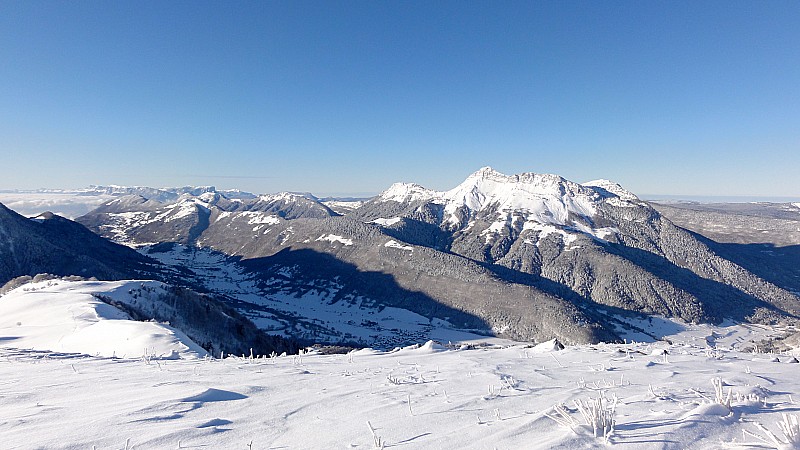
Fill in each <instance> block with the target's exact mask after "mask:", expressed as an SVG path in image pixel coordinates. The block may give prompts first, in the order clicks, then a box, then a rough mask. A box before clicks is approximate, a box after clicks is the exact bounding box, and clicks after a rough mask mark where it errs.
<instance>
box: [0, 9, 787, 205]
mask: <svg viewBox="0 0 800 450" xmlns="http://www.w3.org/2000/svg"><path fill="white" fill-rule="evenodd" d="M798 23H800V2H797V1H794V0H792V1H765V2H738V1H732V2H731V1H724V2H722V1H720V2H716V1H710V2H706V1H704V2H689V1H685V2H684V1H674V2H661V1H652V2H638V1H633V2H627V1H609V2H594V1H591V2H589V1H558V2H556V1H553V2H550V1H526V2H488V1H487V2H475V1H458V2H423V1H418V2H417V1H404V2H374V1H355V2H349V1H348V2H339V1H313V2H306V1H286V2H242V3H235V2H204V1H190V2H180V1H170V2H145V1H136V2H108V1H98V2H95V1H81V2H55V1H35V0H25V1H2V2H0V61H2V62H3V64H2V68H0V155H1V156H0V165H2V168H3V169H2V173H3V175H2V178H0V189H14V188H19V189H29V188H38V187H52V188H58V187H63V188H70V187H83V186H86V185H89V184H124V185H150V186H176V185H190V184H191V185H215V186H218V187H223V188H233V187H238V188H241V189H244V190H249V191H254V192H276V191H281V190H292V191H309V192H313V193H315V194H318V195H329V194H335V195H343V194H354V195H363V194H366V193H376V192H379V191H381V190H383V189H385V188H386V187H388V186H389V185H390V184H391V183H392V182H395V181H409V182H412V181H413V182H418V183H420V184H423V185H425V186H427V187H430V188H434V189H449V188H451V187H453V186H455V185H456V184H458V183H459V182H460V181H461V180H463V179H464V178H465V177H466V176H467V175H469V174H470V173H472V172H474V171H475V170H477V169H478V168H480V167H482V166H486V165H489V166H492V167H494V168H495V169H497V170H499V171H501V172H504V173H520V172H540V173H557V174H559V175H562V176H564V177H566V178H568V179H571V180H574V181H579V182H581V181H588V180H591V179H596V178H608V179H612V180H615V181H617V182H620V183H621V184H623V185H624V186H625V187H627V188H628V189H630V190H632V191H634V192H636V193H638V194H642V195H645V194H674V195H721V196H741V195H752V196H793V197H798V198H800V176H798V169H800V27H798V26H797V24H798Z"/></svg>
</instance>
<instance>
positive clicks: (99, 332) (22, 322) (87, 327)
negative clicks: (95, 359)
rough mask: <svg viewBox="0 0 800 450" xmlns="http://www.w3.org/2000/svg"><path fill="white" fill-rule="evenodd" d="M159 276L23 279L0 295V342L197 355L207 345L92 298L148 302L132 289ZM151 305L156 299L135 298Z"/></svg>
mask: <svg viewBox="0 0 800 450" xmlns="http://www.w3.org/2000/svg"><path fill="white" fill-rule="evenodd" d="M144 286H147V287H148V288H150V289H161V288H162V285H161V283H158V282H152V281H151V282H140V281H117V282H99V281H84V282H67V281H58V280H50V281H43V282H39V283H33V284H27V285H24V286H21V287H19V288H17V289H14V290H12V291H11V292H9V293H7V294H6V295H4V296H2V297H0V336H2V340H0V346H3V347H14V348H25V349H35V350H51V351H57V352H67V353H83V354H89V355H101V356H118V357H122V356H127V357H141V356H143V355H145V354H147V355H150V356H157V357H184V358H186V357H189V358H192V357H200V356H204V355H206V351H205V350H203V349H202V348H201V347H200V346H199V345H197V344H196V343H194V342H192V340H191V339H189V338H188V337H187V336H186V335H185V334H184V333H182V332H181V331H179V330H176V329H174V328H172V327H170V326H169V325H166V324H161V323H157V322H140V321H135V320H132V318H131V317H130V316H129V315H128V314H127V313H125V312H123V311H122V310H120V309H118V308H116V307H114V306H111V305H109V304H107V303H104V302H103V301H101V300H99V299H98V298H96V297H95V296H94V295H93V294H102V295H105V296H109V297H111V298H113V299H114V300H116V301H119V302H121V303H124V304H137V303H145V302H149V303H152V301H151V300H149V299H147V298H144V297H138V298H137V297H134V296H132V295H131V294H130V292H133V291H134V290H138V289H139V288H141V287H144ZM137 307H139V308H141V309H154V308H156V307H157V306H156V305H155V304H139V305H137Z"/></svg>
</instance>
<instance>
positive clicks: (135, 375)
mask: <svg viewBox="0 0 800 450" xmlns="http://www.w3.org/2000/svg"><path fill="white" fill-rule="evenodd" d="M705 331H707V330H699V329H698V330H690V331H688V332H685V333H683V334H678V335H676V336H672V337H671V339H670V340H671V341H672V342H673V344H668V343H667V342H656V343H628V344H616V345H593V346H591V345H584V346H577V347H568V348H566V349H564V350H561V351H555V349H556V348H558V347H557V346H556V345H555V343H553V342H548V343H543V344H540V345H539V346H536V347H531V346H526V345H522V344H512V345H492V344H487V345H480V343H478V342H471V343H453V345H451V346H448V347H449V348H451V349H445V348H444V347H443V346H442V345H438V344H435V343H432V342H429V343H427V344H424V345H416V346H412V347H406V348H403V349H396V350H393V351H387V352H381V351H377V350H371V349H364V350H359V351H354V352H351V353H349V354H346V355H319V354H309V355H301V356H297V355H295V356H283V357H273V358H260V357H256V358H249V357H248V358H244V357H227V358H225V359H223V360H219V359H195V360H176V361H149V360H144V359H138V360H137V359H118V358H98V357H89V356H76V355H66V354H63V353H48V352H37V351H31V350H15V349H9V348H3V349H0V436H2V439H3V448H7V449H28V448H48V449H50V448H52V449H89V448H92V447H96V448H112V449H122V448H129V449H177V448H215V449H216V448H226V449H227V448H232V449H236V448H243V449H248V448H253V449H278V448H291V449H337V448H356V449H375V448H381V447H380V446H379V445H376V444H378V442H380V444H382V445H383V448H394V447H397V448H409V449H459V448H469V449H472V448H475V449H483V448H486V449H493V448H497V449H551V448H564V449H577V448H581V449H583V448H605V447H612V448H621V449H718V448H781V449H789V448H798V445H797V443H796V442H797V441H795V443H794V444H789V443H787V442H788V440H787V438H786V437H785V436H784V433H783V432H782V431H781V430H780V427H779V422H780V421H782V420H784V414H785V415H786V416H785V417H786V420H789V421H791V419H792V418H793V417H796V416H797V415H798V410H800V406H798V404H797V403H796V402H797V401H798V399H800V397H798V393H800V378H798V377H797V370H798V367H799V366H798V365H797V364H790V363H788V361H790V360H791V357H789V356H787V355H766V354H752V353H742V352H739V351H737V350H731V349H729V348H727V347H726V346H721V345H719V343H717V345H716V346H713V347H712V346H710V345H709V343H708V341H707V339H705V337H704V336H703V333H704V332H705ZM694 333H699V334H698V335H695V334H694ZM720 334H722V333H720ZM706 337H707V336H706ZM443 344H447V342H443ZM713 380H719V384H721V385H722V389H723V399H722V402H723V403H725V402H726V401H725V398H727V397H728V395H729V396H730V397H729V398H730V402H729V404H730V406H725V405H723V404H721V403H720V402H718V401H717V398H716V392H715V384H714V383H715V382H716V381H713ZM728 392H730V394H728ZM598 397H602V398H604V399H606V400H607V402H605V403H604V405H605V408H606V409H608V408H610V406H611V405H612V404H614V399H616V404H615V408H614V410H613V412H610V411H609V413H608V417H609V418H610V419H613V423H614V425H613V431H611V432H610V433H609V435H608V439H607V442H606V440H605V439H604V438H603V437H595V433H594V432H593V429H592V427H590V426H589V425H587V422H586V421H585V420H584V418H583V416H582V415H581V413H580V412H579V410H578V404H577V403H575V402H577V401H580V402H586V401H590V400H593V399H597V398H598ZM555 405H560V410H561V411H563V414H564V416H560V415H559V413H558V412H557V411H556V410H555V409H554V406H555ZM551 417H554V418H556V419H560V421H561V422H560V423H559V422H557V421H556V420H555V419H554V418H551ZM759 424H760V425H759ZM759 426H761V427H763V429H762V428H759ZM790 428H791V427H790ZM794 429H797V427H796V426H795V428H794ZM765 430H766V431H765ZM767 433H771V434H773V435H774V437H775V439H776V442H774V443H772V440H771V438H770V437H769V436H768V434H767ZM759 438H762V439H764V440H765V441H764V442H762V441H759ZM777 441H783V442H784V445H779V443H778V442H777Z"/></svg>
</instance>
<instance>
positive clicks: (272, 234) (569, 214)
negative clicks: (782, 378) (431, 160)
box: [78, 168, 800, 345]
mask: <svg viewBox="0 0 800 450" xmlns="http://www.w3.org/2000/svg"><path fill="white" fill-rule="evenodd" d="M114 189H116V190H117V191H116V192H119V193H120V194H121V195H117V196H115V198H113V199H112V200H110V201H108V202H106V203H105V204H103V205H101V206H100V207H99V208H97V209H96V210H94V211H92V212H91V213H89V214H87V215H85V216H83V217H80V218H79V219H78V222H80V223H81V224H83V225H85V226H86V227H88V228H89V229H91V230H92V231H94V232H95V233H97V234H99V235H101V236H104V237H107V238H110V239H113V240H115V241H117V242H121V243H125V244H127V245H131V246H135V247H137V248H139V250H140V252H141V253H143V254H147V255H149V256H152V257H154V258H156V259H159V260H160V261H161V262H162V263H164V264H166V265H168V266H172V267H173V268H174V270H175V271H177V272H175V273H179V272H180V273H184V274H185V277H184V278H185V279H186V280H189V281H190V282H191V283H193V284H195V285H197V286H201V287H203V288H204V289H208V290H209V291H213V292H218V293H223V294H224V295H226V296H227V298H228V300H229V301H230V302H231V304H233V305H235V306H236V307H237V308H238V309H239V310H240V311H243V312H245V313H246V314H247V315H248V316H249V317H250V318H251V319H253V320H254V321H255V322H256V323H257V324H259V326H261V327H262V328H264V329H268V330H270V331H271V332H276V333H281V334H284V335H286V336H295V337H300V338H303V339H308V340H309V341H314V340H316V341H326V342H352V343H356V344H363V345H367V344H370V345H374V344H375V343H376V342H377V343H383V344H385V345H390V344H392V343H393V342H396V340H397V339H398V338H397V336H401V340H402V337H403V336H405V338H407V339H409V340H413V339H416V338H418V337H424V336H429V335H431V333H434V332H435V330H441V329H450V330H463V331H470V332H477V333H491V334H496V335H499V336H505V337H509V338H514V339H519V340H530V341H542V340H547V339H550V338H553V337H557V338H558V339H560V340H562V341H564V342H568V343H571V342H574V343H577V342H597V341H608V340H616V339H619V336H620V333H621V332H622V330H623V329H624V327H626V326H628V325H626V323H627V322H626V320H625V317H626V316H627V315H630V314H658V315H663V316H668V317H678V318H681V319H683V320H687V321H711V322H719V321H721V320H723V319H733V320H741V321H755V322H774V321H780V320H794V319H795V318H796V316H797V314H798V313H799V312H800V298H798V297H797V296H796V295H795V294H793V293H792V292H790V291H789V290H787V289H785V287H786V286H785V285H782V283H780V282H779V280H776V279H771V280H770V281H767V280H766V279H765V278H767V277H764V276H759V275H756V274H755V273H754V271H753V270H748V269H746V268H745V267H743V266H742V265H741V264H737V263H736V262H734V261H735V260H736V258H731V257H725V255H724V252H721V251H719V249H718V248H717V247H716V246H715V245H714V242H713V241H709V240H708V239H705V238H703V237H702V236H699V235H697V234H695V233H692V232H690V231H687V230H686V229H683V228H680V227H678V226H676V225H675V224H674V223H673V222H672V221H670V220H669V219H667V218H666V217H665V216H664V215H662V214H661V213H660V212H659V211H658V210H657V209H654V208H653V206H651V205H650V204H649V203H647V202H644V201H641V200H640V199H638V198H637V197H636V195H634V194H632V193H631V192H628V191H627V190H625V189H624V188H622V187H621V186H619V185H618V184H616V183H613V182H610V181H606V180H598V181H594V182H589V183H583V184H579V183H574V182H572V181H569V180H566V179H564V178H562V177H559V176H556V175H542V174H534V173H524V174H519V175H510V176H508V175H503V174H501V173H498V172H496V171H494V170H492V169H491V168H483V169H481V170H479V171H477V172H475V173H474V174H472V175H470V176H469V177H467V179H466V180H465V181H464V182H463V183H461V184H460V185H459V186H457V187H455V188H454V189H452V190H449V191H445V192H437V191H432V190H429V189H426V188H424V187H422V186H419V185H416V184H402V183H398V184H395V185H392V186H391V187H390V188H389V189H387V190H386V191H384V192H383V193H381V194H380V195H378V196H376V197H375V198H373V199H370V200H368V201H358V202H340V201H339V202H336V201H334V202H332V201H330V200H327V201H325V202H323V201H321V200H320V199H318V198H316V197H314V196H312V195H304V194H290V193H283V194H276V195H245V194H242V193H240V192H239V191H235V193H234V194H226V192H217V191H215V190H213V189H201V190H197V189H188V188H184V189H183V190H180V191H179V192H178V191H174V192H173V191H170V192H171V194H170V195H165V194H164V192H165V191H163V190H153V191H147V190H145V189H144V188H132V189H133V190H131V191H130V194H126V193H125V192H126V191H125V189H126V188H114ZM181 271H182V272H181ZM645 331H646V330H645ZM393 336H394V337H393ZM393 339H394V340H393Z"/></svg>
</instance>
